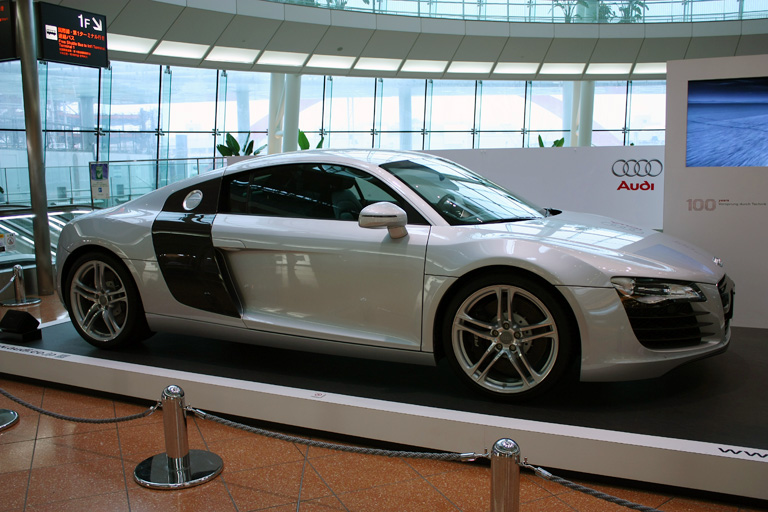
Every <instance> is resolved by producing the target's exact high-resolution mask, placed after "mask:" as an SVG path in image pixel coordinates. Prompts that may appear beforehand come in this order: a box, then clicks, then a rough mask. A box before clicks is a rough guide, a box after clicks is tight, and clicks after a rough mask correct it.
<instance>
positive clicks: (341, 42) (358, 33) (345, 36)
mask: <svg viewBox="0 0 768 512" xmlns="http://www.w3.org/2000/svg"><path fill="white" fill-rule="evenodd" d="M372 35H373V30H369V29H363V28H347V27H329V28H328V30H327V31H326V32H325V34H324V35H323V38H322V39H321V40H320V43H318V45H317V47H316V48H315V53H319V54H321V55H354V56H357V55H360V53H362V51H363V49H364V48H365V45H366V44H367V43H368V41H369V40H370V39H371V36H372Z"/></svg>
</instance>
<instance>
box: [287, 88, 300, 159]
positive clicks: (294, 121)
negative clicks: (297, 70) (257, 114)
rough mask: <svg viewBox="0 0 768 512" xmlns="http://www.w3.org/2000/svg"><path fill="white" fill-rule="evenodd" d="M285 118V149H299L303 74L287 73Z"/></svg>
mask: <svg viewBox="0 0 768 512" xmlns="http://www.w3.org/2000/svg"><path fill="white" fill-rule="evenodd" d="M284 96H285V118H284V120H283V151H296V150H297V149H299V100H300V99H301V75H296V74H288V75H285V95H284Z"/></svg>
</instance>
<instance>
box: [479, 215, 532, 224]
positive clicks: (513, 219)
mask: <svg viewBox="0 0 768 512" xmlns="http://www.w3.org/2000/svg"><path fill="white" fill-rule="evenodd" d="M539 218H540V217H510V218H508V219H494V220H488V221H485V222H483V224H504V223H507V222H522V221H524V220H536V219H539Z"/></svg>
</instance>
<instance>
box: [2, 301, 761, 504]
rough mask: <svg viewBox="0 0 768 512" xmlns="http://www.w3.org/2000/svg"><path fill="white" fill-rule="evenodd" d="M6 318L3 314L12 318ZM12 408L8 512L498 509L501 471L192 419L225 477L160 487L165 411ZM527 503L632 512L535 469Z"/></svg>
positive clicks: (27, 391)
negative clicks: (150, 477)
mask: <svg viewBox="0 0 768 512" xmlns="http://www.w3.org/2000/svg"><path fill="white" fill-rule="evenodd" d="M2 309H5V308H2ZM25 309H26V310H27V311H29V312H30V313H31V314H33V315H34V316H36V317H37V318H38V319H41V321H44V322H47V321H51V320H54V319H56V318H59V317H61V316H65V314H64V312H63V310H62V308H61V305H60V304H59V303H58V300H57V299H56V298H55V297H46V298H44V301H43V304H41V305H40V306H32V307H27V308H25ZM4 313H5V311H0V316H2V315H3V314H4ZM0 388H2V389H4V390H6V391H7V392H9V393H11V394H13V395H15V396H17V397H19V398H21V399H23V400H25V401H27V402H29V403H32V404H34V405H37V406H39V407H42V408H44V409H46V410H50V411H55V412H59V413H62V414H67V415H70V416H77V417H83V418H108V417H122V416H126V415H130V414H134V413H137V412H141V411H142V410H144V409H145V407H144V405H136V404H132V403H130V402H129V401H128V400H121V399H120V398H116V397H103V396H95V395H94V394H92V393H89V392H83V393H81V392H79V391H78V390H72V389H65V388H61V387H57V386H55V385H52V384H51V385H49V384H46V383H40V382H30V381H26V380H24V379H20V378H17V377H10V376H7V375H0ZM0 408H6V409H11V410H14V411H16V412H18V413H19V415H20V420H19V422H18V423H17V424H16V425H15V426H13V427H11V428H9V429H6V430H4V431H2V432H0V512H17V511H18V512H20V511H29V512H32V511H34V512H43V511H46V512H47V511H57V512H59V511H73V512H74V511H77V512H81V511H86V510H92V511H96V512H108V511H134V512H138V511H155V510H156V511H162V512H169V511H206V512H207V511H255V510H268V511H273V512H288V511H302V512H315V511H336V510H340V511H372V512H386V511H397V512H407V511H419V512H432V511H435V512H437V511H467V512H470V511H487V510H490V469H489V467H488V465H487V464H484V463H459V462H433V461H426V460H421V459H400V458H385V457H376V456H368V455H356V454H349V453H344V452H336V451H330V450H325V449H319V448H306V447H305V446H303V445H298V444H293V443H287V442H284V441H278V440H273V439H269V438H264V437H260V436H256V435H253V434H248V433H245V432H243V431H241V430H236V429H232V428H228V427H224V426H221V425H219V424H217V423H213V422H211V421H206V420H201V419H198V418H194V417H192V416H190V417H189V424H188V432H189V444H190V447H191V448H192V449H201V450H210V451H212V452H214V453H216V454H218V455H219V456H220V457H221V458H222V459H223V460H224V471H223V472H222V474H221V476H219V477H218V478H216V479H215V480H213V481H211V482H209V483H207V484H204V485H202V486H199V487H194V488H190V489H184V490H178V491H160V490H150V489H146V488H143V487H140V486H139V485H137V484H136V483H135V482H134V480H133V471H134V469H135V468H136V466H137V464H139V463H140V462H141V461H142V460H144V459H146V458H147V457H150V456H152V455H156V454H158V453H162V452H164V451H165V446H164V440H163V432H162V424H163V423H162V411H158V412H156V413H155V414H153V415H151V416H149V417H146V418H143V419H140V420H134V421H131V422H126V423H118V424H104V425H92V424H83V423H71V422H66V421H62V420H58V419H54V418H51V417H49V416H45V415H40V414H38V413H35V412H33V411H31V410H29V409H26V408H23V407H21V406H19V405H17V404H15V403H14V402H12V401H10V400H9V399H7V398H5V397H3V396H0ZM556 473H557V472H556ZM562 476H565V477H569V475H562ZM732 476H733V475H724V477H732ZM571 477H572V475H571ZM574 480H575V481H577V482H578V483H581V484H582V485H587V486H590V487H592V488H595V489H598V490H600V491H602V492H605V493H609V494H611V495H614V496H618V497H621V498H623V499H626V500H629V501H632V502H635V503H640V504H642V505H645V506H648V507H655V508H658V509H659V510H663V511H670V512H671V511H676V512H683V511H686V512H699V511H701V512H704V511H707V512H713V511H722V512H726V511H727V512H736V511H758V510H768V503H762V504H761V503H757V502H754V501H745V500H739V499H738V498H735V497H720V496H710V495H708V496H702V495H701V493H694V492H688V491H686V490H680V489H672V490H670V489H667V488H664V489H662V488H658V489H653V488H649V487H648V486H644V485H641V484H633V483H631V482H630V483H627V482H620V483H617V482H611V483H605V480H604V479H596V478H590V477H589V476H584V475H582V476H580V477H579V478H575V479H574ZM521 502H522V506H521V510H522V511H524V512H539V511H541V512H549V511H552V512H558V511H564V512H565V511H570V512H572V511H582V512H601V511H621V510H629V509H627V508H623V507H619V506H617V505H614V504H610V503H607V502H605V501H601V500H598V499H596V498H593V497H590V496H587V495H585V494H582V493H578V492H574V491H571V490H568V489H566V488H564V487H561V486H559V485H557V484H554V483H551V482H548V481H546V480H543V479H541V478H538V477H536V476H535V475H533V474H532V473H530V472H527V471H524V472H523V477H522V481H521Z"/></svg>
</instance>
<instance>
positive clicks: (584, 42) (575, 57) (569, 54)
mask: <svg viewBox="0 0 768 512" xmlns="http://www.w3.org/2000/svg"><path fill="white" fill-rule="evenodd" d="M596 44H597V39H593V38H578V39H571V38H561V37H556V38H555V39H553V40H552V44H551V45H549V50H547V54H546V55H545V56H544V62H587V61H589V58H590V57H591V56H592V51H593V50H594V49H595V45H596Z"/></svg>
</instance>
